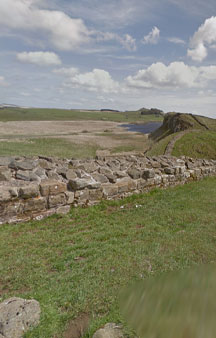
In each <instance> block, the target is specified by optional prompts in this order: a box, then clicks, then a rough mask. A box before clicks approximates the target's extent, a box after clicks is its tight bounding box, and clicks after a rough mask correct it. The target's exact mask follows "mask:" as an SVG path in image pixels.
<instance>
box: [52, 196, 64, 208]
mask: <svg viewBox="0 0 216 338" xmlns="http://www.w3.org/2000/svg"><path fill="white" fill-rule="evenodd" d="M64 204H66V196H65V194H64V193H62V194H58V195H53V196H49V197H48V206H49V208H54V207H56V206H58V205H64Z"/></svg>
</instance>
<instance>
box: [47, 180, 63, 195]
mask: <svg viewBox="0 0 216 338" xmlns="http://www.w3.org/2000/svg"><path fill="white" fill-rule="evenodd" d="M65 191H67V185H66V183H64V182H60V181H55V180H45V181H42V182H41V183H40V192H41V195H42V196H49V195H58V194H61V193H62V192H65Z"/></svg>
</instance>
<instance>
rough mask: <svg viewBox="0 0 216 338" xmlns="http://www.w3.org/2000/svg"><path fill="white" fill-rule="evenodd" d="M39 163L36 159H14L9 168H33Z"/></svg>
mask: <svg viewBox="0 0 216 338" xmlns="http://www.w3.org/2000/svg"><path fill="white" fill-rule="evenodd" d="M37 165H38V161H36V160H23V161H12V162H11V163H10V164H9V168H12V169H16V170H33V169H34V168H36V167H37Z"/></svg>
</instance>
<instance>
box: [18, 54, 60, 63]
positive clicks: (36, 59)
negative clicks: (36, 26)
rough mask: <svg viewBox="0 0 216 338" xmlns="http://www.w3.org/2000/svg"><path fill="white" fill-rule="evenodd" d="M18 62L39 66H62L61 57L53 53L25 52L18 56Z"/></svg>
mask: <svg viewBox="0 0 216 338" xmlns="http://www.w3.org/2000/svg"><path fill="white" fill-rule="evenodd" d="M17 60H19V61H21V62H26V63H32V64H35V65H38V66H57V65H61V60H60V58H59V56H58V55H57V54H55V53H52V52H23V53H18V54H17Z"/></svg>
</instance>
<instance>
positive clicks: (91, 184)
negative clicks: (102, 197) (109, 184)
mask: <svg viewBox="0 0 216 338" xmlns="http://www.w3.org/2000/svg"><path fill="white" fill-rule="evenodd" d="M100 186H101V184H100V183H99V182H96V181H95V180H93V179H91V178H77V179H75V180H69V182H68V188H69V189H70V190H82V189H85V188H89V189H98V188H100Z"/></svg>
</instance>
